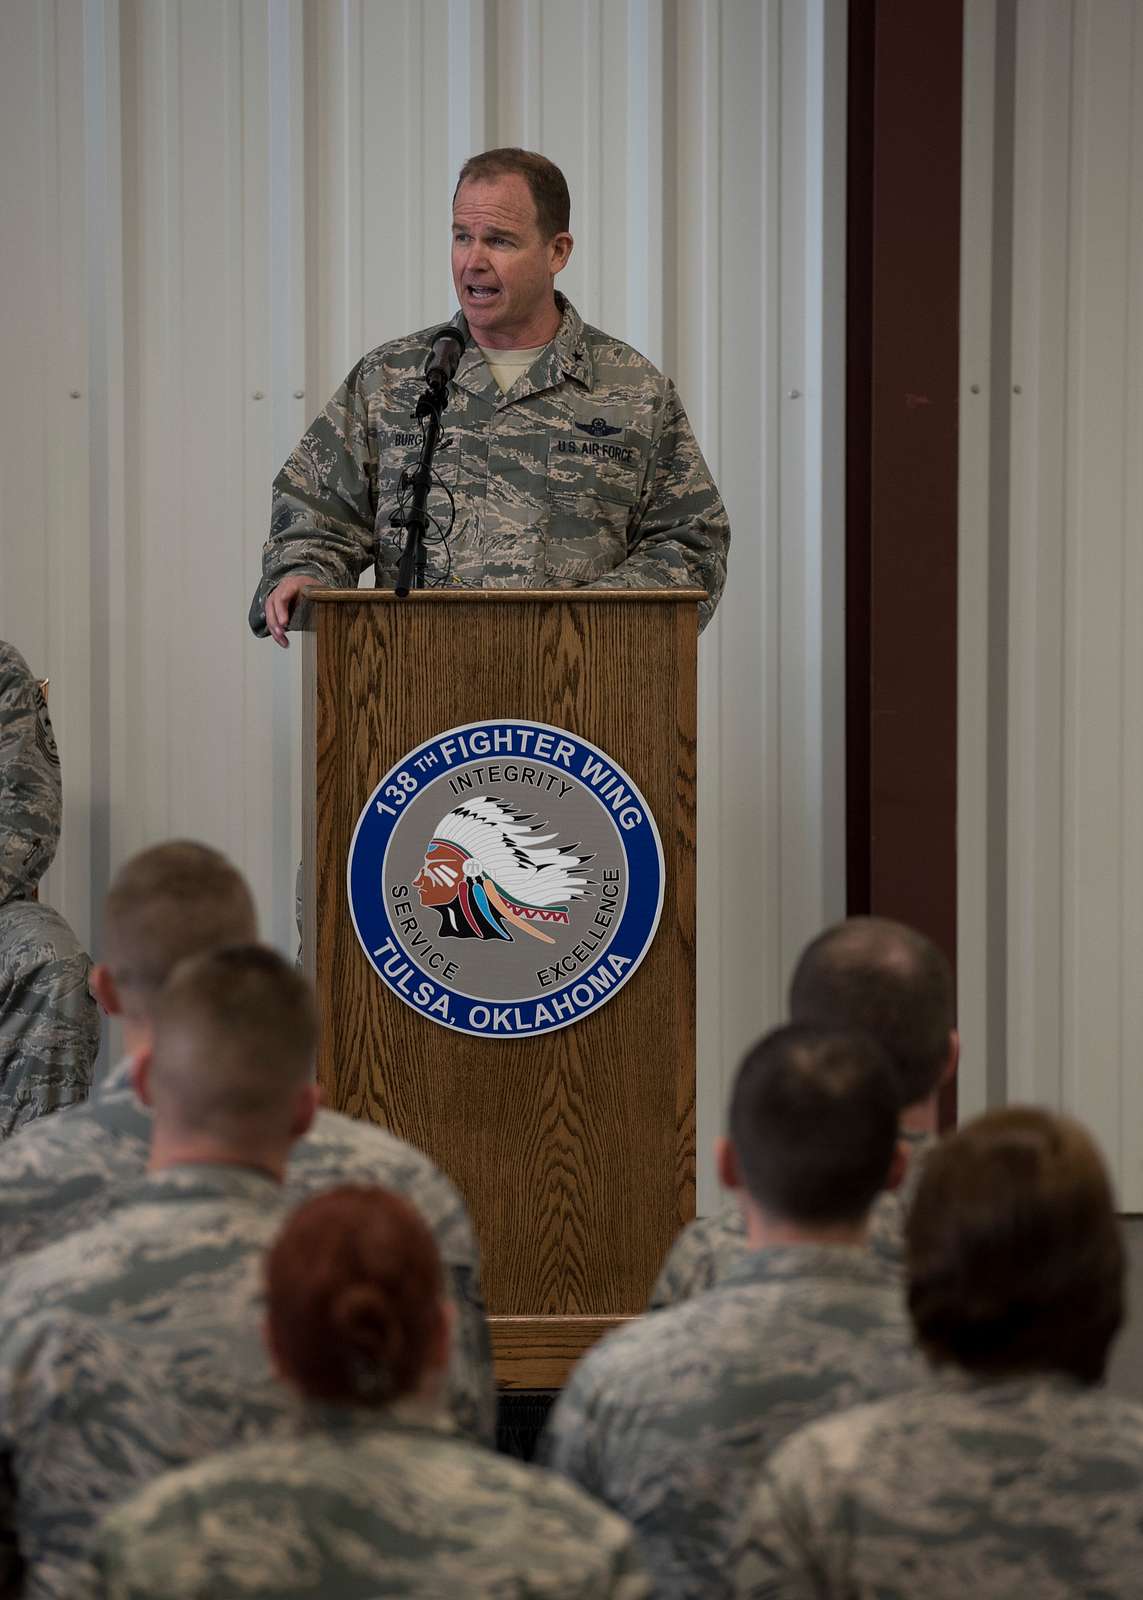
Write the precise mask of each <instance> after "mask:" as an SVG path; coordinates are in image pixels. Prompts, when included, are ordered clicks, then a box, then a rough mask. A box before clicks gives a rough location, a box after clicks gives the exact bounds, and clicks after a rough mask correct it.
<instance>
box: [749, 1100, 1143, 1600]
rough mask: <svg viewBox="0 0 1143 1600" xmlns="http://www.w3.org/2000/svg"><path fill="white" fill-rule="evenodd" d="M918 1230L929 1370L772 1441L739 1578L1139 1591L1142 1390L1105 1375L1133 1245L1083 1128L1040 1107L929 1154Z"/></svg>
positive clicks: (915, 1305) (763, 1589) (783, 1584)
mask: <svg viewBox="0 0 1143 1600" xmlns="http://www.w3.org/2000/svg"><path fill="white" fill-rule="evenodd" d="M906 1249H907V1272H908V1285H909V1289H908V1293H909V1309H910V1312H911V1313H912V1318H913V1321H914V1323H915V1325H916V1331H917V1337H918V1339H919V1340H920V1342H921V1344H922V1346H923V1348H924V1350H925V1352H926V1353H927V1355H928V1356H929V1358H930V1360H931V1362H932V1367H933V1370H932V1374H931V1377H930V1378H929V1380H928V1381H927V1382H926V1383H925V1385H924V1386H923V1387H921V1388H920V1389H918V1390H917V1391H915V1392H914V1393H913V1394H909V1395H901V1396H898V1397H896V1398H893V1399H888V1400H884V1401H882V1402H881V1403H880V1404H877V1405H870V1406H862V1407H860V1408H859V1409H857V1410H855V1411H851V1412H848V1413H847V1414H846V1415H845V1416H840V1417H831V1418H829V1419H828V1420H825V1421H822V1422H817V1423H814V1424H813V1425H812V1426H811V1427H808V1428H806V1429H805V1430H804V1431H802V1432H800V1433H798V1434H796V1435H794V1436H793V1437H792V1438H791V1439H789V1440H788V1441H787V1442H786V1443H785V1444H784V1445H783V1446H782V1448H781V1449H780V1450H779V1451H777V1452H776V1453H775V1455H774V1456H773V1457H772V1459H771V1462H770V1465H769V1470H768V1472H767V1473H766V1474H765V1475H764V1477H763V1479H762V1481H761V1483H760V1485H758V1486H757V1487H756V1492H755V1494H754V1496H753V1497H752V1499H751V1501H750V1504H749V1506H748V1508H747V1512H746V1514H745V1516H744V1518H743V1522H742V1524H741V1527H740V1530H739V1534H738V1537H737V1538H736V1541H735V1548H734V1551H733V1553H732V1573H733V1577H734V1581H735V1585H736V1587H735V1593H736V1594H737V1595H738V1596H741V1597H742V1600H763V1597H766V1600H770V1597H771V1596H789V1597H791V1600H794V1597H799V1600H801V1597H805V1600H810V1597H812V1600H854V1597H858V1596H873V1595H876V1596H877V1600H916V1597H917V1596H922V1597H923V1600H965V1596H971V1597H972V1600H1011V1597H1012V1596H1014V1595H1026V1596H1028V1597H1029V1600H1032V1597H1034V1600H1080V1597H1085V1600H1097V1597H1098V1600H1137V1597H1138V1596H1139V1595H1140V1594H1141V1593H1143V1512H1141V1508H1143V1407H1139V1406H1137V1405H1133V1404H1132V1403H1131V1402H1129V1401H1127V1400H1120V1399H1117V1398H1115V1397H1114V1396H1112V1395H1109V1394H1107V1393H1106V1392H1105V1391H1104V1390H1103V1389H1102V1387H1101V1384H1102V1379H1103V1375H1104V1369H1105V1367H1106V1364H1107V1357H1108V1353H1109V1350H1110V1347H1111V1344H1112V1341H1113V1340H1114V1338H1115V1335H1116V1332H1117V1331H1118V1329H1119V1326H1120V1323H1121V1321H1122V1318H1123V1305H1124V1302H1123V1273H1124V1255H1123V1244H1122V1239H1121V1235H1120V1229H1119V1224H1118V1221H1117V1219H1116V1216H1115V1211H1114V1203H1113V1199H1112V1194H1111V1186H1110V1184H1109V1182H1108V1178H1107V1173H1106V1171H1105V1170H1104V1166H1103V1162H1102V1160H1101V1159H1100V1155H1099V1152H1098V1150H1097V1149H1096V1147H1095V1145H1094V1144H1093V1142H1092V1140H1091V1139H1090V1137H1089V1136H1088V1134H1087V1133H1086V1132H1085V1131H1084V1130H1083V1129H1082V1128H1081V1127H1080V1126H1079V1125H1078V1124H1077V1123H1075V1122H1071V1121H1069V1120H1068V1119H1067V1118H1064V1117H1058V1116H1054V1115H1052V1114H1051V1113H1049V1112H1046V1111H1039V1110H1029V1109H1022V1108H1013V1109H1011V1110H1004V1111H993V1112H989V1113H988V1114H987V1115H986V1116H983V1117H979V1118H978V1119H977V1120H976V1121H974V1122H971V1123H969V1124H968V1125H967V1126H966V1127H965V1128H963V1129H962V1130H961V1131H960V1132H959V1133H957V1134H955V1135H953V1136H952V1137H951V1138H949V1139H948V1140H947V1141H944V1142H942V1144H941V1145H940V1146H938V1148H937V1149H936V1150H935V1151H934V1153H933V1154H932V1156H931V1157H930V1158H929V1160H928V1162H927V1163H926V1166H925V1171H924V1174H923V1176H922V1178H921V1182H920V1184H919V1186H918V1189H917V1195H916V1198H915V1200H914V1202H913V1207H912V1210H911V1212H910V1215H909V1220H908V1225H907V1239H906Z"/></svg>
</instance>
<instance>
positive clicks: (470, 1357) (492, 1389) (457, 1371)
mask: <svg viewBox="0 0 1143 1600" xmlns="http://www.w3.org/2000/svg"><path fill="white" fill-rule="evenodd" d="M448 1271H449V1281H450V1283H451V1285H452V1295H453V1304H454V1305H455V1307H456V1327H455V1329H454V1331H453V1341H452V1357H451V1359H450V1361H449V1375H448V1409H449V1415H450V1416H451V1417H452V1418H453V1420H454V1421H455V1422H456V1425H457V1427H458V1428H460V1430H461V1432H462V1433H465V1434H467V1435H468V1437H469V1438H470V1439H476V1440H477V1441H478V1442H479V1443H481V1444H487V1445H494V1444H495V1443H496V1376H495V1373H494V1371H493V1366H492V1339H491V1337H490V1335H489V1332H488V1318H487V1317H486V1316H485V1314H484V1299H483V1297H482V1295H481V1292H480V1282H479V1279H478V1277H477V1275H476V1273H475V1272H474V1271H473V1270H472V1269H471V1268H469V1267H461V1266H457V1265H453V1266H450V1267H449V1269H448Z"/></svg>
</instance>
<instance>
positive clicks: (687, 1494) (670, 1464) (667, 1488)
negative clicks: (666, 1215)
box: [541, 1245, 923, 1600]
mask: <svg viewBox="0 0 1143 1600" xmlns="http://www.w3.org/2000/svg"><path fill="white" fill-rule="evenodd" d="M922 1377H923V1369H922V1367H921V1363H920V1360H919V1357H918V1356H917V1355H916V1352H915V1349H914V1345H913V1338H912V1330H911V1328H910V1326H909V1324H908V1319H907V1317H906V1314H905V1307H904V1301H903V1296H902V1294H901V1289H900V1285H899V1283H898V1282H897V1281H896V1279H895V1277H894V1276H893V1274H892V1273H890V1272H889V1270H888V1269H887V1268H886V1267H885V1266H883V1265H882V1264H881V1263H879V1262H877V1261H876V1260H874V1259H873V1258H872V1256H871V1255H869V1254H868V1253H867V1252H866V1251H864V1250H862V1249H860V1248H857V1247H853V1246H821V1245H783V1246H778V1247H772V1248H768V1249H762V1250H755V1251H752V1252H750V1253H749V1254H748V1255H747V1256H746V1257H745V1258H744V1260H743V1261H742V1262H741V1263H740V1264H739V1266H738V1267H737V1268H736V1269H735V1270H734V1271H733V1272H732V1274H731V1276H730V1277H729V1279H728V1280H727V1281H726V1282H725V1283H723V1284H721V1285H720V1286H718V1287H717V1288H715V1289H712V1290H710V1291H709V1292H707V1293H705V1294H701V1295H699V1296H697V1297H696V1298H695V1299H693V1300H691V1301H689V1302H688V1303H687V1304H686V1305H683V1306H678V1307H676V1308H674V1309H671V1310H665V1311H660V1312H656V1313H655V1314H654V1315H653V1316H649V1317H645V1318H643V1319H642V1320H641V1321H639V1322H636V1323H633V1324H632V1325H631V1326H629V1327H627V1328H624V1329H622V1330H621V1331H620V1332H618V1333H615V1334H612V1335H611V1336H610V1337H609V1338H607V1339H605V1340H604V1341H603V1343H602V1344H600V1345H598V1346H597V1347H596V1348H595V1349H594V1350H592V1351H591V1352H589V1354H588V1355H587V1356H586V1357H585V1358H584V1359H583V1361H582V1362H581V1363H580V1364H579V1366H578V1367H577V1368H576V1369H575V1371H574V1372H573V1373H572V1375H571V1378H570V1380H569V1381H568V1384H567V1387H566V1388H565V1390H564V1392H563V1394H562V1395H561V1396H560V1399H559V1400H558V1402H557V1404H556V1407H555V1410H554V1411H553V1413H552V1416H551V1418H550V1420H549V1423H548V1428H547V1431H546V1433H545V1435H544V1437H543V1439H542V1441H541V1458H542V1459H543V1460H545V1461H546V1462H548V1464H550V1465H551V1466H553V1467H555V1468H557V1469H558V1470H559V1471H561V1472H564V1473H566V1474H567V1476H569V1477H570V1478H571V1479H573V1481H574V1482H576V1483H578V1484H579V1485H580V1486H581V1487H582V1488H584V1489H586V1490H587V1491H588V1492H589V1493H590V1494H595V1495H597V1496H598V1497H599V1498H600V1499H602V1500H603V1501H604V1502H605V1503H606V1504H607V1505H609V1506H611V1507H612V1508H613V1509H614V1510H616V1511H618V1512H619V1513H620V1514H621V1515H622V1516H624V1517H625V1518H627V1520H628V1521H630V1522H631V1523H632V1525H633V1526H634V1528H635V1530H636V1533H637V1534H638V1536H639V1542H640V1545H641V1548H642V1550H643V1553H644V1556H645V1559H646V1561H647V1566H648V1569H649V1571H650V1573H651V1577H652V1580H653V1583H654V1586H655V1594H656V1595H657V1596H663V1597H670V1600H679V1597H684V1596H687V1597H689V1596H694V1597H696V1600H699V1597H702V1600H707V1597H716V1596H718V1595H721V1594H725V1593H727V1592H728V1591H727V1589H726V1583H725V1574H724V1571H723V1564H724V1558H725V1552H726V1549H727V1547H728V1544H729V1541H730V1536H731V1533H732V1531H733V1528H734V1525H735V1522H736V1519H737V1516H738V1513H739V1511H740V1510H741V1507H742V1505H743V1503H744V1501H745V1497H746V1495H747V1494H748V1493H749V1491H750V1489H751V1488H752V1487H753V1485H754V1483H755V1481H756V1479H757V1476H758V1473H759V1471H760V1470H761V1466H762V1464H763V1462H764V1461H765V1460H766V1458H767V1457H768V1456H769V1454H770V1452H771V1451H772V1450H773V1449H774V1447H775V1446H776V1445H777V1444H778V1443H779V1442H780V1441H781V1440H782V1439H784V1438H785V1437H786V1436H787V1435H788V1434H789V1433H790V1432H792V1431H793V1430H795V1429H797V1428H799V1427H801V1426H803V1425H804V1424H805V1423H806V1422H808V1421H809V1420H811V1419H812V1418H814V1417H818V1416H822V1415H825V1414H827V1413H829V1412H832V1411H835V1410H837V1409H839V1408H841V1407H844V1406H851V1405H858V1404H860V1403H861V1402H863V1401H866V1400H869V1399H872V1398H874V1397H876V1396H880V1395H883V1394H890V1393H893V1392H895V1391H897V1390H900V1389H903V1388H906V1387H910V1386H912V1385H915V1384H916V1383H918V1382H919V1381H921V1379H922Z"/></svg>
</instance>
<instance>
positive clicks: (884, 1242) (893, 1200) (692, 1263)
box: [647, 1133, 933, 1311]
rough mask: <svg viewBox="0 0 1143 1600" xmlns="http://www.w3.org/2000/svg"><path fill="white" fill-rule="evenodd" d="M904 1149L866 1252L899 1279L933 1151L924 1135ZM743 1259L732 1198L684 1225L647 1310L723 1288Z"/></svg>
mask: <svg viewBox="0 0 1143 1600" xmlns="http://www.w3.org/2000/svg"><path fill="white" fill-rule="evenodd" d="M901 1139H902V1142H903V1143H904V1144H907V1145H908V1147H909V1165H908V1168H907V1169H906V1172H905V1178H904V1181H903V1182H902V1184H901V1186H900V1187H899V1188H898V1189H894V1190H893V1191H891V1192H887V1193H885V1194H881V1195H878V1196H877V1199H876V1200H875V1201H874V1203H873V1210H872V1211H871V1212H870V1213H869V1248H870V1250H871V1251H872V1252H873V1254H874V1255H875V1256H876V1257H877V1259H878V1260H879V1261H883V1262H884V1263H885V1264H886V1266H888V1267H890V1268H891V1269H892V1270H893V1271H894V1272H895V1273H897V1274H898V1275H899V1276H901V1277H902V1278H903V1275H904V1270H905V1218H906V1216H907V1215H908V1211H909V1202H910V1200H911V1199H912V1196H913V1194H914V1193H915V1191H916V1187H917V1184H918V1182H919V1181H920V1177H921V1173H922V1171H923V1170H924V1162H925V1155H926V1153H927V1151H928V1150H930V1149H931V1148H932V1145H933V1136H932V1134H928V1133H902V1135H901ZM747 1254H748V1251H747V1246H746V1223H745V1220H744V1218H743V1215H742V1207H741V1206H740V1205H739V1204H738V1202H737V1200H735V1199H734V1198H733V1197H732V1198H730V1199H729V1200H727V1201H725V1202H724V1204H723V1206H722V1208H721V1209H720V1210H718V1211H716V1212H713V1213H712V1215H710V1216H709V1217H696V1218H695V1219H694V1221H693V1222H688V1223H687V1224H686V1226H685V1227H684V1228H683V1229H682V1231H681V1232H680V1234H679V1236H678V1238H677V1239H676V1240H675V1242H674V1243H673V1244H672V1246H671V1248H670V1250H669V1251H668V1252H667V1257H666V1260H665V1261H664V1262H663V1265H662V1267H661V1268H660V1270H659V1276H658V1277H657V1278H656V1279H655V1284H654V1287H653V1288H652V1290H651V1298H650V1300H649V1302H648V1305H647V1309H648V1311H662V1310H664V1309H665V1308H666V1307H667V1306H677V1305H681V1304H682V1303H683V1301H684V1300H690V1299H692V1298H693V1297H694V1296H695V1295H696V1294H703V1293H705V1291H706V1290H707V1289H713V1288H714V1287H715V1285H716V1284H720V1283H724V1282H725V1281H726V1279H727V1278H728V1277H729V1275H730V1274H731V1273H732V1272H733V1271H734V1270H735V1268H736V1267H737V1266H738V1265H739V1264H740V1262H742V1261H743V1260H744V1259H745V1258H746V1256H747Z"/></svg>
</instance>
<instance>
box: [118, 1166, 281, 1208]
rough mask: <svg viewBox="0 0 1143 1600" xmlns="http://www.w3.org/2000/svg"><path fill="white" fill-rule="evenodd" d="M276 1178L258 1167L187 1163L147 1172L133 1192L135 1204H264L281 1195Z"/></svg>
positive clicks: (132, 1198)
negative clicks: (236, 1201) (213, 1201)
mask: <svg viewBox="0 0 1143 1600" xmlns="http://www.w3.org/2000/svg"><path fill="white" fill-rule="evenodd" d="M281 1189H282V1186H281V1184H280V1183H279V1182H278V1180H277V1179H276V1178H273V1177H271V1175H270V1174H269V1173H268V1172H263V1171H261V1170H260V1169H259V1168H257V1167H238V1166H228V1165H222V1164H212V1163H210V1162H206V1161H188V1162H185V1163H183V1164H182V1165H179V1166H173V1167H164V1168H163V1169H162V1171H160V1172H148V1173H147V1175H146V1177H145V1178H141V1179H140V1180H139V1182H138V1184H137V1186H136V1187H135V1189H134V1190H133V1191H132V1194H131V1197H130V1198H131V1200H132V1201H150V1202H154V1201H166V1200H172V1201H178V1202H182V1201H184V1200H252V1201H257V1202H258V1203H260V1204H264V1203H265V1201H266V1199H267V1196H274V1195H278V1194H280V1193H281Z"/></svg>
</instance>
